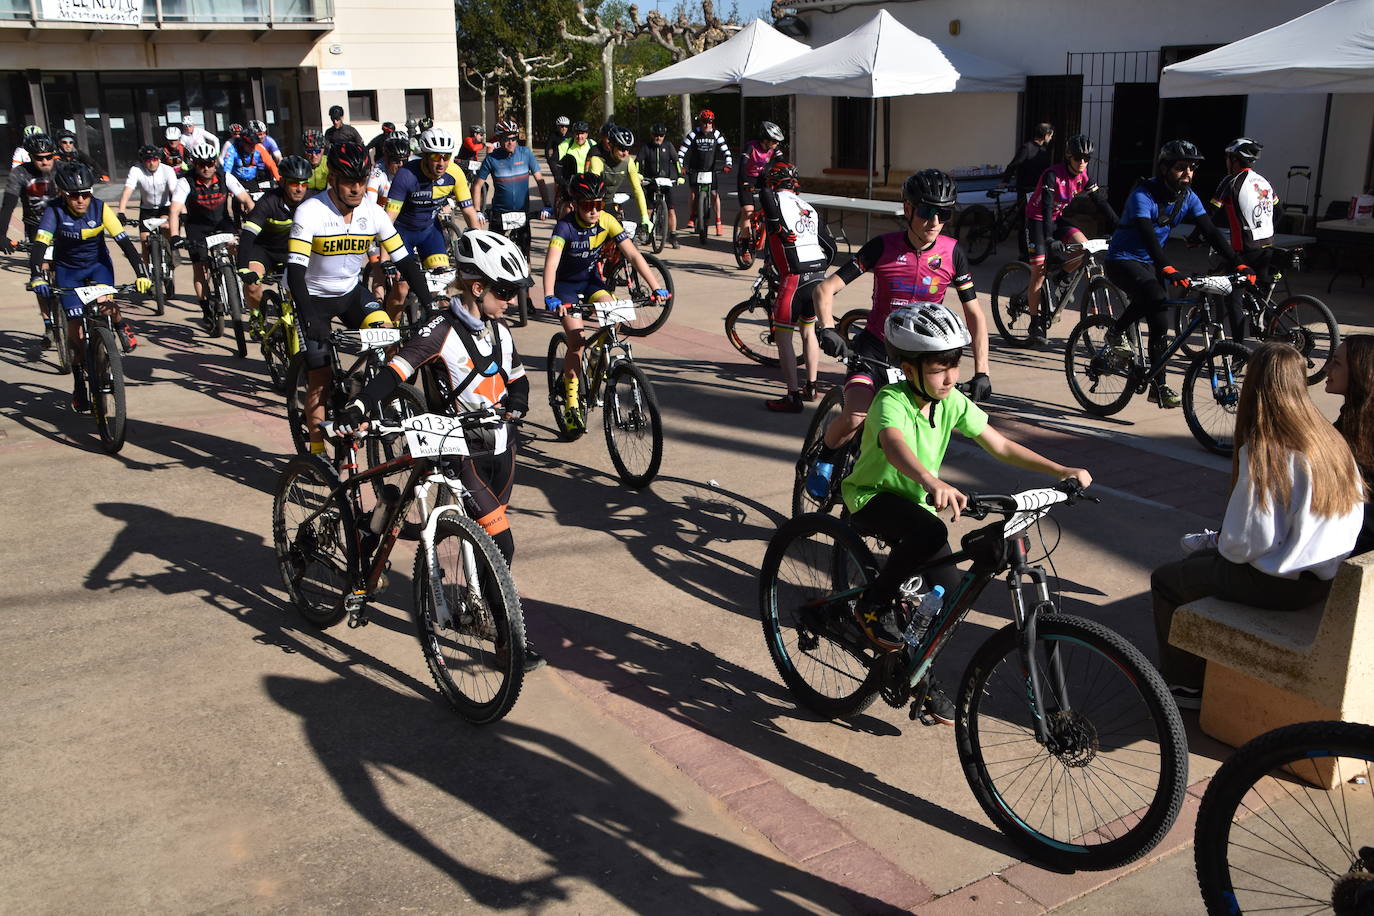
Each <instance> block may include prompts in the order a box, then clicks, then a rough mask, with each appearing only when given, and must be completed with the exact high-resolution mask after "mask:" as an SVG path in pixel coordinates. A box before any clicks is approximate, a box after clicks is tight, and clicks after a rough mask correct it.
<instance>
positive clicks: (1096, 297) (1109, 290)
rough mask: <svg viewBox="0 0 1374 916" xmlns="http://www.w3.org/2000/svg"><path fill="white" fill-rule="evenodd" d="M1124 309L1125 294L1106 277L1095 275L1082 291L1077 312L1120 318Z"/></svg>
mask: <svg viewBox="0 0 1374 916" xmlns="http://www.w3.org/2000/svg"><path fill="white" fill-rule="evenodd" d="M1125 311H1126V294H1125V293H1123V292H1122V291H1121V290H1120V289H1119V288H1118V287H1117V286H1116V284H1114V283H1112V281H1110V280H1108V279H1107V278H1106V277H1097V278H1095V279H1094V280H1092V282H1090V283H1089V284H1088V288H1087V289H1086V290H1085V291H1084V292H1083V304H1082V306H1080V307H1079V314H1080V316H1081V317H1083V318H1087V317H1088V316H1089V315H1101V316H1103V317H1104V318H1120V317H1121V316H1122V315H1123V314H1124V313H1125Z"/></svg>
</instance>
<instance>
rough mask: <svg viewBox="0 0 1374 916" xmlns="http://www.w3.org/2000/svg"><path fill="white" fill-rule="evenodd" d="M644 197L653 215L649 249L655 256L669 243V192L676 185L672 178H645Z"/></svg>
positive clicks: (649, 233)
mask: <svg viewBox="0 0 1374 916" xmlns="http://www.w3.org/2000/svg"><path fill="white" fill-rule="evenodd" d="M642 181H643V183H644V196H645V199H646V202H647V203H648V205H649V212H650V213H652V214H653V225H652V226H651V227H649V231H648V233H647V235H648V242H649V248H650V249H651V250H652V251H653V253H654V254H658V253H659V252H660V251H662V250H663V245H664V243H665V242H667V241H668V191H669V189H670V188H672V186H673V185H674V184H675V183H676V182H675V181H674V180H673V179H671V178H645V179H642Z"/></svg>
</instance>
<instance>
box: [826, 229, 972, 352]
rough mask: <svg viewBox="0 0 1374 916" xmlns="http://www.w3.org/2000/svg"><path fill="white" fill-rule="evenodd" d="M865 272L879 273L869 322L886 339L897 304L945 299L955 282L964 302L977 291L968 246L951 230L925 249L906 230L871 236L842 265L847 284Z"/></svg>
mask: <svg viewBox="0 0 1374 916" xmlns="http://www.w3.org/2000/svg"><path fill="white" fill-rule="evenodd" d="M863 273H871V274H873V308H872V310H871V311H870V312H869V313H868V322H867V325H866V328H867V333H868V334H871V335H873V336H874V337H876V338H877V339H878V340H882V339H883V336H884V333H885V325H886V323H887V316H888V315H889V314H891V313H892V312H893V311H894V310H895V309H899V308H901V307H902V306H904V305H910V304H911V303H913V302H943V301H944V298H945V291H946V290H947V289H948V288H949V287H951V286H952V287H954V290H955V292H956V293H958V295H959V301H960V302H972V301H973V300H974V299H975V298H976V296H977V294H976V293H975V292H974V290H973V277H972V276H971V275H970V274H969V266H968V259H967V258H966V257H965V256H964V249H963V248H961V247H959V245H958V244H957V243H956V242H955V241H954V239H952V238H950V237H949V236H947V235H941V236H938V237H937V238H936V239H935V241H934V242H931V243H930V245H928V246H926V247H925V248H923V249H921V250H919V251H918V250H917V249H915V248H913V247H912V245H911V239H910V238H909V237H908V236H907V233H906V232H904V231H903V232H889V233H887V234H886V235H880V236H878V237H877V238H875V239H871V240H869V242H868V243H867V244H865V245H864V247H862V248H860V249H859V251H858V253H857V254H855V255H854V259H853V260H852V261H850V262H849V263H848V264H846V265H845V266H843V267H841V268H840V270H839V276H840V277H841V279H843V280H844V282H845V283H846V284H849V283H852V282H853V281H854V280H856V279H857V278H858V277H859V275H860V274H863Z"/></svg>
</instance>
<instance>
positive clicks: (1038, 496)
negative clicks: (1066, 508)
mask: <svg viewBox="0 0 1374 916" xmlns="http://www.w3.org/2000/svg"><path fill="white" fill-rule="evenodd" d="M1049 492H1057V493H1060V494H1062V497H1063V498H1062V499H1054V500H1051V501H1050V502H1049V503H1046V502H1044V494H1046V493H1049ZM967 495H968V505H967V506H965V507H964V509H963V511H961V512H960V513H959V514H960V515H965V516H968V517H969V518H972V519H976V520H982V519H985V518H987V517H988V515H990V514H991V513H993V512H998V513H1001V514H1002V515H1014V514H1015V513H1017V512H1024V511H1027V510H1034V509H1042V508H1044V507H1045V506H1046V505H1053V504H1054V503H1057V502H1063V503H1068V504H1069V505H1073V504H1074V503H1076V502H1078V501H1079V500H1084V499H1085V500H1088V501H1089V502H1094V503H1100V502H1102V500H1100V499H1098V498H1097V497H1096V496H1088V495H1087V490H1086V489H1085V488H1084V487H1082V486H1080V485H1079V483H1078V481H1076V480H1074V479H1072V478H1069V479H1067V480H1061V481H1060V482H1059V483H1057V484H1055V485H1054V486H1053V487H1042V488H1039V489H1034V490H1023V491H1021V492H1020V493H1010V494H1007V493H969V494H967ZM926 503H927V504H929V505H932V506H933V505H935V501H934V497H933V496H932V495H931V494H929V493H927V494H926Z"/></svg>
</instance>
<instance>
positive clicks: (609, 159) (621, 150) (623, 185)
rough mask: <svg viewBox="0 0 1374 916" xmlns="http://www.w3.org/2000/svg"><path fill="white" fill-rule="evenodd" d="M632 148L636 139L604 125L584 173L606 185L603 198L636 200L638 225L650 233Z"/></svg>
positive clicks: (626, 131) (650, 217)
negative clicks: (598, 177) (619, 197)
mask: <svg viewBox="0 0 1374 916" xmlns="http://www.w3.org/2000/svg"><path fill="white" fill-rule="evenodd" d="M634 145H635V135H634V132H633V131H631V130H630V129H629V128H628V127H621V126H620V125H618V124H607V125H606V129H605V130H603V131H602V132H601V142H600V143H599V144H597V146H596V147H595V148H594V149H593V150H592V151H591V152H589V153H588V154H587V171H588V172H591V173H592V174H593V175H600V176H601V177H602V178H603V179H605V182H606V195H607V196H608V197H611V198H612V199H614V198H615V195H617V194H621V193H628V194H629V195H630V196H631V197H633V198H634V199H635V206H637V207H638V208H639V221H640V223H641V224H642V225H643V226H644V228H645V229H646V230H647V231H649V232H652V231H653V224H654V221H653V214H652V213H650V212H649V205H648V204H647V203H645V201H644V184H643V182H642V181H641V179H640V177H639V166H638V165H636V164H635V161H634V157H632V156H631V155H630V149H631V148H632V147H633V146H634Z"/></svg>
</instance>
